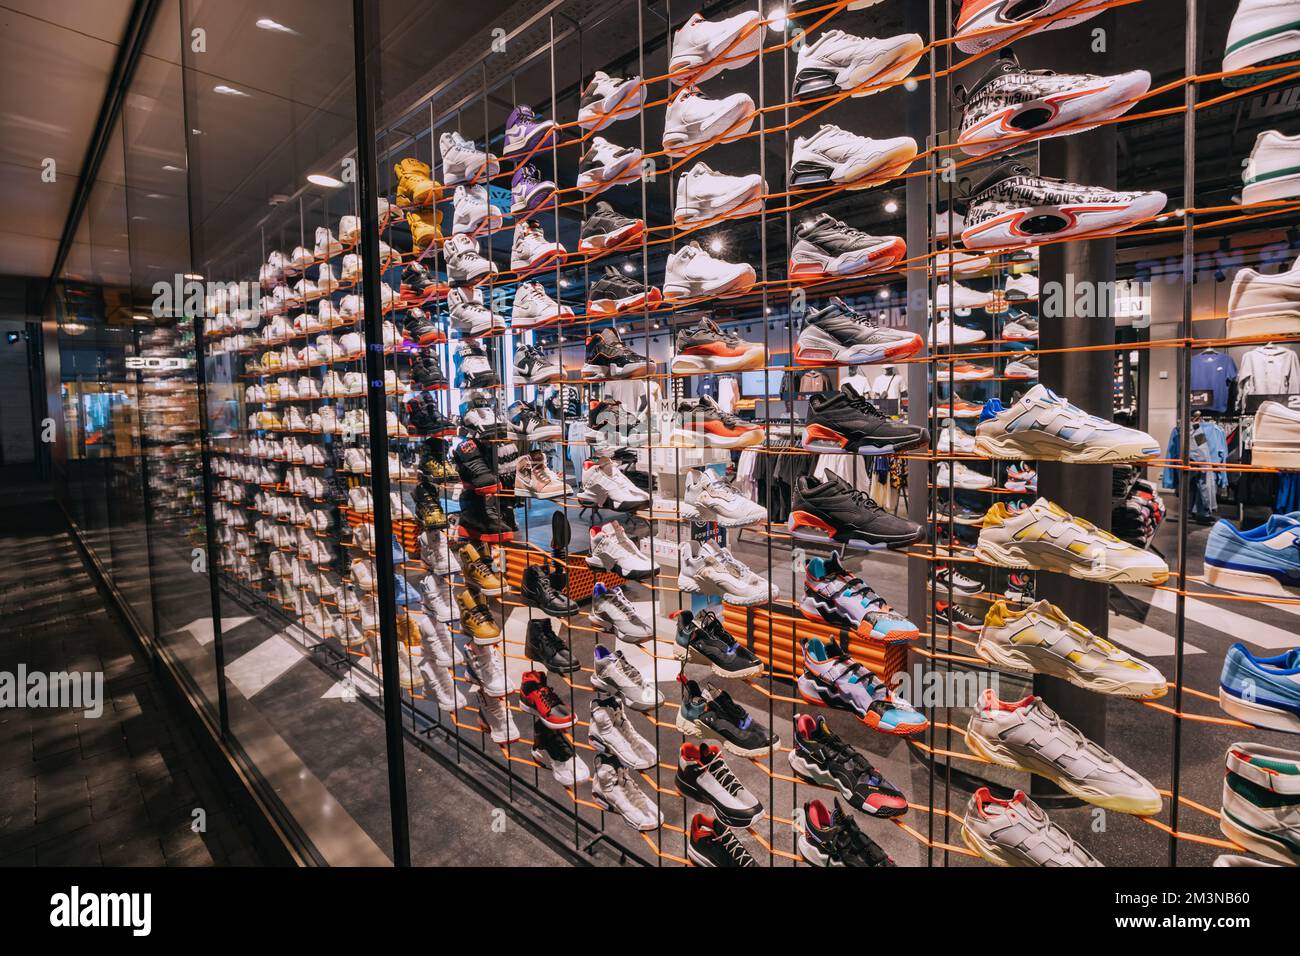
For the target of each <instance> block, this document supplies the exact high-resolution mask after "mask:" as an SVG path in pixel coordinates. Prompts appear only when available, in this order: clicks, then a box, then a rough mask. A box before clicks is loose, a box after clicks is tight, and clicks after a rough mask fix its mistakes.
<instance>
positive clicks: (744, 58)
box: [668, 10, 763, 86]
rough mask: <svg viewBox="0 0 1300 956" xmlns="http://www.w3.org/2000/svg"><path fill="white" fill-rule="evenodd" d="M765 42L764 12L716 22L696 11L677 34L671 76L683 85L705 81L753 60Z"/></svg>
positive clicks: (754, 12)
mask: <svg viewBox="0 0 1300 956" xmlns="http://www.w3.org/2000/svg"><path fill="white" fill-rule="evenodd" d="M762 45H763V15H762V14H761V13H759V12H758V11H757V10H748V11H746V12H744V13H738V14H736V15H735V16H734V17H728V18H727V19H725V20H717V21H714V22H710V21H708V20H706V19H704V17H702V16H700V14H698V13H696V14H694V15H692V17H691V18H690V19H689V20H687V21H686V23H684V24H683V25H682V27H681V28H680V29H679V30H678V31H677V32H676V33H675V34H674V35H673V48H672V58H671V59H670V60H669V61H668V72H669V74H670V79H671V80H672V81H673V82H674V83H676V84H678V85H679V86H680V85H681V84H683V83H703V82H704V81H705V80H707V79H711V78H712V77H715V76H717V75H718V74H719V73H721V72H722V71H723V70H738V69H740V68H741V67H742V66H744V65H745V64H747V63H749V62H751V61H752V60H753V59H754V57H756V56H758V51H759V50H760V49H761V47H762Z"/></svg>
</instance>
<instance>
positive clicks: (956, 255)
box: [933, 249, 993, 285]
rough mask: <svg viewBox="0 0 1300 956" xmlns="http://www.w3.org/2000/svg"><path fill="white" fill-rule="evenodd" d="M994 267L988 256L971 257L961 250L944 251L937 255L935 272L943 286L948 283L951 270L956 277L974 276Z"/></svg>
mask: <svg viewBox="0 0 1300 956" xmlns="http://www.w3.org/2000/svg"><path fill="white" fill-rule="evenodd" d="M992 267H993V260H992V259H991V258H989V257H988V256H976V255H971V254H970V253H969V252H963V251H962V250H960V249H943V250H941V251H940V252H938V253H936V254H935V257H934V267H933V271H934V275H935V276H936V277H937V278H938V279H939V283H940V285H943V284H946V283H947V281H948V270H949V268H951V270H952V272H953V274H954V275H959V276H973V275H978V274H979V273H981V272H984V271H985V270H986V269H991V268H992Z"/></svg>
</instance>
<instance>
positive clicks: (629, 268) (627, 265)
mask: <svg viewBox="0 0 1300 956" xmlns="http://www.w3.org/2000/svg"><path fill="white" fill-rule="evenodd" d="M623 271H624V272H626V273H627V274H628V275H631V274H632V273H633V272H636V266H635V265H633V264H632V263H631V262H630V261H629V262H625V263H623Z"/></svg>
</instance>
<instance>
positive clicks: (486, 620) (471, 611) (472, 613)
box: [465, 603, 492, 624]
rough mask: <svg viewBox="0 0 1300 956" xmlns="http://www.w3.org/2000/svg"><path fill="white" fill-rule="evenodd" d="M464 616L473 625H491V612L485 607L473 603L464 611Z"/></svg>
mask: <svg viewBox="0 0 1300 956" xmlns="http://www.w3.org/2000/svg"><path fill="white" fill-rule="evenodd" d="M465 616H466V617H467V618H469V620H470V621H471V622H472V623H474V624H491V623H492V612H491V611H489V610H488V608H487V605H485V604H478V603H475V604H474V605H473V606H471V607H469V608H467V609H466V611H465Z"/></svg>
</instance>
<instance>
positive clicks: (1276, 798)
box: [1219, 743, 1300, 866]
mask: <svg viewBox="0 0 1300 956" xmlns="http://www.w3.org/2000/svg"><path fill="white" fill-rule="evenodd" d="M1226 762H1227V773H1226V774H1225V775H1224V778H1223V812H1222V813H1221V814H1220V815H1219V829H1220V830H1222V831H1223V835H1224V836H1226V837H1227V838H1228V839H1229V840H1231V841H1232V842H1234V843H1236V844H1239V845H1240V846H1243V847H1245V848H1246V849H1247V850H1250V851H1252V852H1254V853H1258V854H1259V855H1260V856H1263V857H1267V858H1268V859H1270V860H1277V861H1278V862H1279V863H1286V864H1288V865H1290V866H1300V753H1296V752H1295V751H1294V750H1283V749H1282V748H1280V747H1266V746H1264V745H1263V744H1256V743H1235V744H1233V745H1232V746H1231V747H1229V748H1228V755H1227V761H1226Z"/></svg>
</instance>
